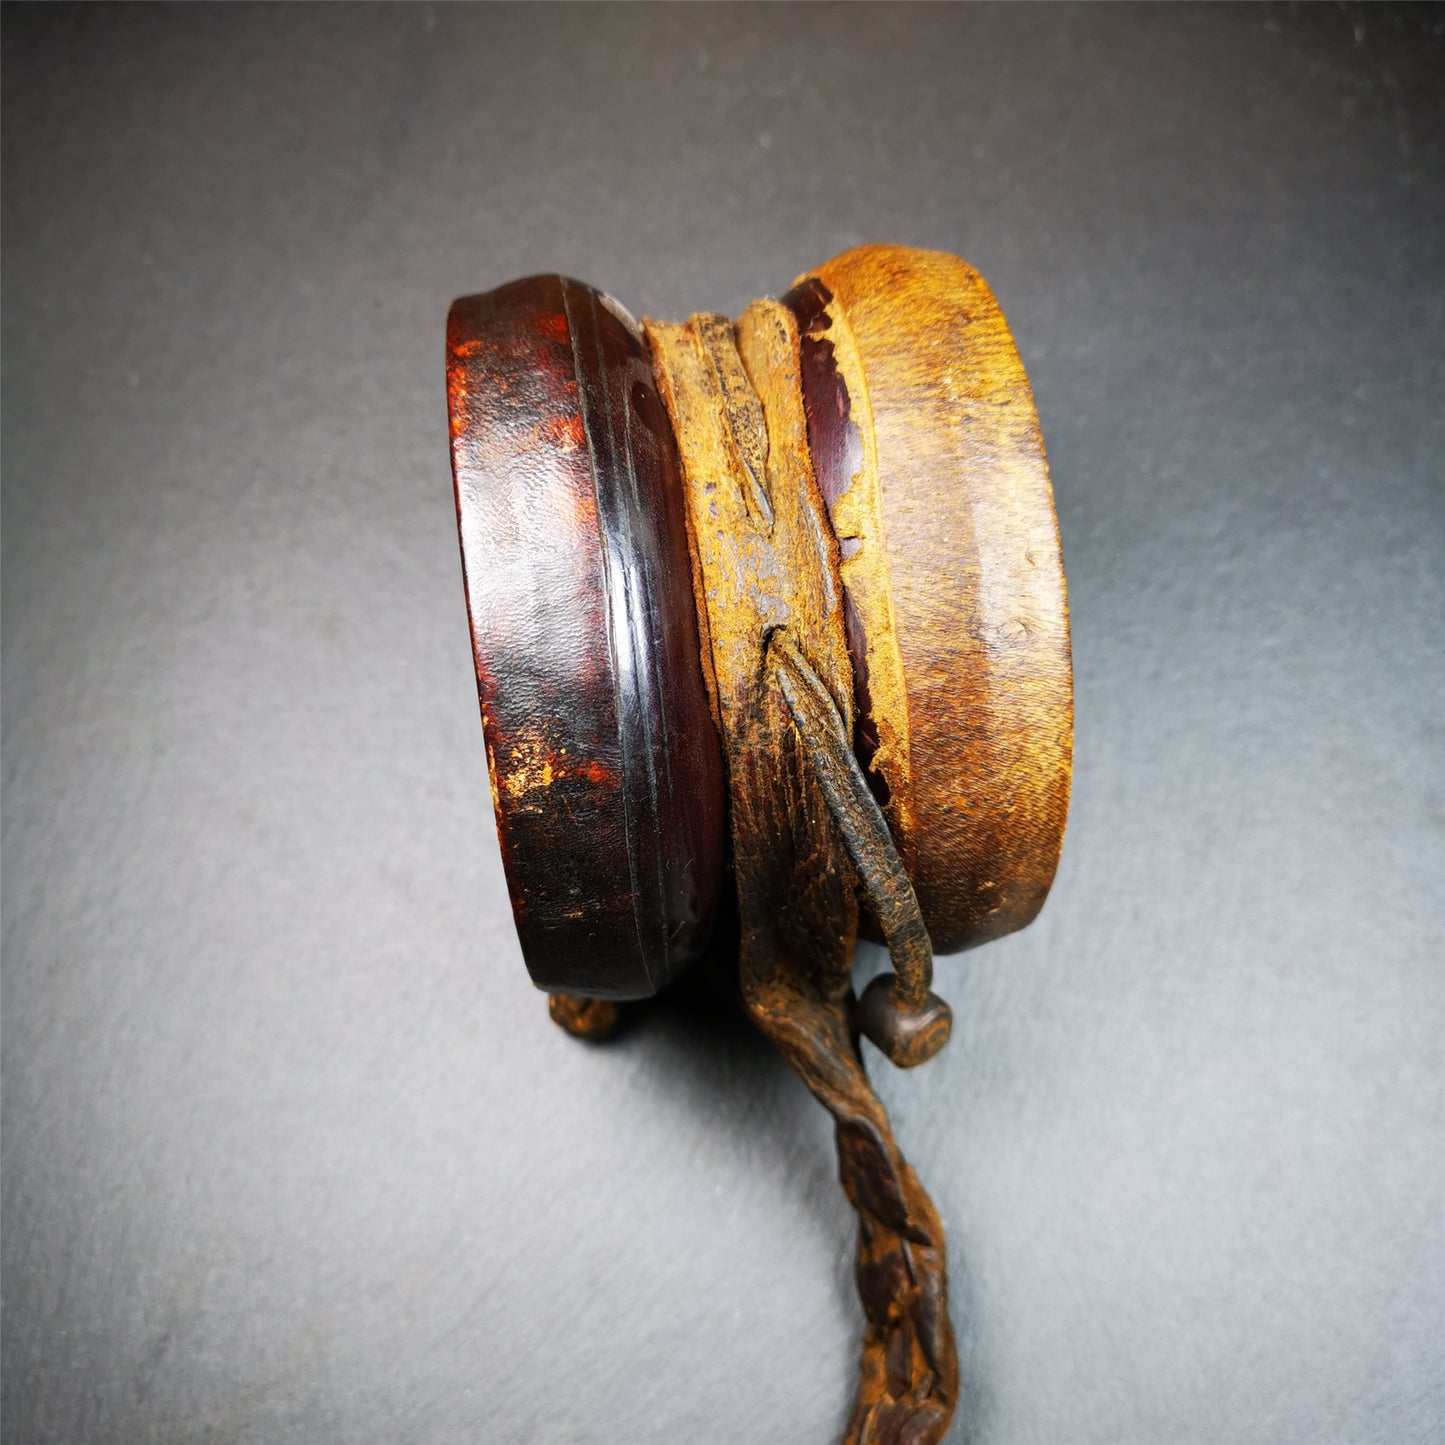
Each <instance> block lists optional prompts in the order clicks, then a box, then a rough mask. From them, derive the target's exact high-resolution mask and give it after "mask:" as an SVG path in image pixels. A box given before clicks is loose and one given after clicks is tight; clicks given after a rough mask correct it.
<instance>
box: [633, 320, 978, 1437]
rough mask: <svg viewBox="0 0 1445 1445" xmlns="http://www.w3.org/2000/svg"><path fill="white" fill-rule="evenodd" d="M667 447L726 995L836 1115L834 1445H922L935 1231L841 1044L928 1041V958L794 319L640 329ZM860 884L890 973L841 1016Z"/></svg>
mask: <svg viewBox="0 0 1445 1445" xmlns="http://www.w3.org/2000/svg"><path fill="white" fill-rule="evenodd" d="M644 325H645V330H646V333H647V337H648V341H649V344H650V347H651V350H652V358H653V365H654V369H655V372H656V376H657V381H658V387H659V391H660V392H661V395H662V397H663V401H664V403H665V405H666V407H667V409H668V412H669V414H670V418H671V421H672V426H673V432H674V435H675V436H676V437H677V439H678V447H679V453H680V460H681V467H682V476H683V487H684V493H685V496H686V500H687V519H688V528H689V540H690V543H691V548H692V557H693V564H694V585H695V588H696V591H697V597H698V604H699V605H698V615H699V621H700V625H701V626H702V628H703V630H704V632H705V636H704V638H703V661H704V672H705V676H706V680H707V683H708V689H709V694H710V698H711V702H712V705H713V709H714V715H715V719H716V721H717V723H718V727H719V731H720V734H721V736H722V739H723V746H724V752H725V756H726V760H727V771H728V789H729V796H730V819H731V829H732V843H733V863H734V871H735V876H736V882H737V891H738V903H739V912H740V918H741V925H742V940H741V950H740V960H739V971H740V978H741V984H742V993H743V997H744V1000H745V1002H746V1005H747V1008H748V1011H749V1013H750V1015H751V1016H752V1018H753V1020H754V1022H755V1023H756V1024H757V1026H758V1027H759V1028H760V1029H761V1030H762V1031H763V1033H765V1034H766V1035H767V1037H768V1038H770V1039H771V1040H772V1041H773V1043H774V1044H775V1046H776V1047H777V1048H778V1049H779V1051H780V1052H781V1053H782V1054H783V1056H784V1058H786V1059H787V1061H788V1062H789V1064H790V1065H791V1066H792V1067H793V1068H794V1069H795V1070H796V1072H797V1073H798V1074H799V1076H800V1077H801V1078H802V1079H803V1081H804V1082H805V1083H806V1084H807V1085H808V1087H809V1089H811V1090H812V1092H813V1094H814V1095H815V1097H817V1098H818V1100H819V1101H820V1102H821V1103H822V1104H823V1105H824V1107H825V1108H827V1109H828V1110H829V1112H830V1113H831V1114H832V1115H833V1117H834V1119H835V1120H836V1122H837V1143H838V1159H839V1171H840V1175H841V1178H842V1183H843V1188H844V1191H845V1193H846V1194H847V1196H848V1199H849V1201H850V1202H851V1203H852V1205H853V1207H854V1209H855V1210H856V1211H857V1213H858V1216H859V1242H858V1258H857V1278H858V1288H859V1293H860V1295H861V1297H862V1301H863V1308H864V1314H865V1319H866V1326H865V1332H864V1342H863V1356H862V1363H861V1367H860V1376H859V1384H858V1396H857V1401H856V1403H855V1406H854V1409H853V1413H852V1417H851V1420H850V1423H849V1426H848V1431H847V1435H846V1441H847V1442H848V1445H933V1442H937V1441H939V1440H941V1438H942V1437H943V1434H944V1432H945V1431H946V1429H947V1427H948V1422H949V1420H950V1418H951V1417H952V1414H953V1410H954V1406H955V1404H956V1401H957V1395H958V1363H957V1354H956V1349H955V1345H954V1339H953V1331H952V1328H951V1326H950V1324H949V1319H948V1308H947V1297H948V1288H947V1267H946V1266H947V1262H946V1255H945V1249H944V1240H943V1230H942V1227H941V1225H940V1223H939V1219H938V1215H937V1213H936V1211H935V1210H934V1208H933V1205H932V1203H931V1201H930V1200H929V1198H928V1196H927V1194H926V1193H925V1192H924V1190H923V1187H922V1186H921V1185H920V1184H919V1182H918V1179H917V1176H916V1175H915V1174H914V1173H913V1171H912V1169H910V1168H909V1166H908V1165H907V1163H906V1162H905V1161H904V1159H903V1156H902V1155H901V1153H900V1152H899V1149H898V1145H897V1143H896V1141H895V1140H894V1138H893V1133H892V1130H891V1129H890V1128H889V1124H888V1119H887V1115H886V1113H885V1112H884V1109H883V1106H882V1104H881V1103H880V1102H879V1100H878V1098H877V1096H876V1095H875V1094H874V1092H873V1090H872V1087H871V1086H870V1084H869V1082H868V1079H867V1075H866V1073H865V1071H864V1067H863V1062H862V1058H861V1055H860V1053H859V1046H858V1029H859V1028H860V1027H862V1028H863V1029H864V1030H865V1031H866V1032H867V1034H868V1036H869V1037H870V1038H873V1039H875V1040H876V1041H878V1042H880V1043H881V1044H882V1046H883V1047H885V1048H886V1049H887V1051H888V1053H889V1055H890V1057H892V1058H893V1059H894V1060H895V1061H896V1062H899V1063H902V1064H910V1063H916V1062H919V1061H920V1060H921V1059H923V1058H927V1057H929V1056H930V1055H931V1054H932V1053H933V1052H934V1051H936V1049H937V1048H938V1047H939V1046H940V1045H941V1044H942V1042H943V1040H944V1039H945V1038H946V1037H947V1033H948V1026H949V1018H948V1013H947V1008H946V1006H945V1005H943V1004H942V1003H941V1001H939V1000H937V999H936V998H935V997H934V996H933V995H932V993H931V975H932V952H931V948H930V946H929V942H928V935H927V932H926V930H925V929H924V927H923V922H922V918H921V915H920V913H919V910H918V904H917V900H916V898H915V897H914V895H913V890H912V887H911V885H910V884H909V881H908V877H907V874H906V873H905V872H904V870H903V866H902V864H901V862H899V860H898V855H897V852H896V850H895V849H894V847H893V843H892V840H891V838H890V837H889V834H888V829H887V826H886V824H885V823H884V822H883V819H882V815H881V813H879V811H878V809H877V806H876V804H874V803H873V802H872V799H871V796H870V795H869V793H868V788H867V784H866V782H864V780H863V778H862V774H861V773H860V772H859V771H858V768H857V764H856V762H854V761H853V758H852V752H851V748H850V747H849V744H848V739H849V738H850V737H851V734H852V724H853V719H852V705H853V704H852V693H853V689H852V685H851V663H850V661H849V656H848V649H847V643H846V640H845V636H844V627H843V617H842V605H841V600H840V595H839V588H838V584H837V581H836V579H837V575H838V559H837V552H836V548H837V543H836V541H835V540H834V537H833V534H832V531H831V529H830V527H829V525H828V522H827V519H826V516H825V515H824V513H823V510H822V503H821V500H820V498H819V496H818V492H817V488H816V485H815V482H814V478H813V474H812V464H811V461H810V459H809V452H808V445H807V435H806V422H805V417H804V413H803V403H802V397H801V383H800V377H799V360H798V357H799V347H798V331H797V323H796V321H795V319H794V317H793V314H792V312H791V311H789V310H788V309H787V308H786V307H784V306H782V305H780V304H778V303H775V302H766V301H759V302H754V303H753V304H752V305H751V306H750V307H749V308H748V309H747V311H745V312H744V314H743V315H742V317H741V318H740V319H739V321H738V323H737V325H736V327H734V326H733V325H732V323H730V322H729V321H727V320H726V319H725V318H723V317H719V316H695V317H693V318H692V319H691V320H690V321H688V322H686V323H684V324H681V325H673V324H664V323H655V322H647V323H644ZM860 888H861V890H862V892H863V893H864V895H865V896H866V897H867V898H868V900H869V902H870V905H871V907H872V910H873V913H874V916H875V917H876V918H877V919H878V922H879V924H880V927H881V928H882V929H883V932H884V936H885V938H886V939H887V941H888V943H889V948H890V953H891V954H892V956H893V961H894V968H895V974H894V976H893V977H892V978H889V979H887V980H885V981H882V987H881V988H879V987H878V983H877V982H875V985H874V986H873V987H870V989H869V990H868V991H867V993H866V994H865V997H864V1002H863V1005H861V1006H859V1005H856V1004H855V1001H854V999H853V995H852V990H851V986H850V982H849V969H850V965H851V962H852V956H853V949H854V944H855V941H856V936H857V927H858V894H859V891H860Z"/></svg>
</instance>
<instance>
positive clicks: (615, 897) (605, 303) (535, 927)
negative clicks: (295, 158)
mask: <svg viewBox="0 0 1445 1445" xmlns="http://www.w3.org/2000/svg"><path fill="white" fill-rule="evenodd" d="M447 345H448V351H447V357H448V391H449V399H450V408H451V424H452V463H453V473H454V477H455V482H456V495H457V515H458V520H459V523H460V527H461V539H462V559H463V566H464V571H465V576H466V585H467V603H468V610H469V613H470V616H471V625H472V645H473V656H474V660H475V664H476V673H477V689H478V695H479V697H480V699H481V706H482V718H483V727H484V733H485V737H486V746H487V764H488V768H489V771H490V777H491V784H492V798H493V803H494V806H495V811H496V817H497V830H498V833H499V835H500V838H501V844H502V858H503V863H504V865H505V867H506V871H507V882H508V887H509V889H510V892H511V897H512V907H513V912H514V914H515V916H516V920H517V932H518V935H519V937H520V939H521V944H522V952H523V955H524V957H525V959H526V962H527V966H528V969H529V970H530V972H531V974H532V978H533V980H534V982H536V983H537V984H538V985H539V986H541V987H545V988H551V989H558V990H562V991H571V992H575V993H579V994H587V995H591V996H594V997H610V998H635V997H639V996H642V995H646V994H650V993H654V992H656V990H657V989H659V988H660V987H662V986H663V985H664V984H665V983H666V982H667V981H668V979H669V978H671V977H672V976H673V974H674V973H675V972H676V971H677V970H678V969H679V968H681V967H683V966H684V965H685V964H686V963H687V962H688V960H689V959H691V958H692V957H694V956H695V955H696V954H697V953H698V952H699V951H700V950H701V949H702V948H703V947H704V946H705V944H706V941H707V938H708V933H709V929H710V926H711V922H712V917H713V912H714V908H715V904H716V899H717V894H718V889H719V884H720V880H721V877H722V842H723V840H722V828H723V822H722V783H721V760H720V755H719V752H718V742H717V735H716V732H715V730H714V728H713V724H712V720H711V718H710V716H709V714H708V709H707V702H706V697H705V694H704V692H703V682H702V674H701V670H700V664H699V656H698V654H699V644H698V635H697V623H696V615H695V610H694V607H693V602H692V583H691V575H690V570H689V564H688V557H687V542H686V537H685V533H684V530H683V520H682V514H681V498H680V495H679V490H678V486H677V476H676V460H675V451H674V446H673V439H672V434H671V431H670V429H669V427H668V424H667V419H666V417H665V415H664V413H663V411H662V408H661V405H660V404H659V402H658V399H657V393H656V388H655V385H654V383H653V379H652V373H651V369H650V367H649V365H648V361H647V357H646V353H645V351H644V349H643V347H642V343H641V340H640V338H639V337H638V335H637V333H636V331H635V328H634V324H633V323H632V322H631V320H630V318H628V317H627V316H626V313H625V312H623V311H622V310H621V308H620V307H618V306H617V305H616V304H615V303H613V302H611V301H610V300H609V299H608V298H606V297H604V296H603V295H602V294H601V293H600V292H597V291H595V290H594V289H593V288H592V287H589V286H583V285H580V284H579V283H577V282H574V281H567V280H565V279H564V278H562V277H560V276H541V277H535V278H532V279H530V280H527V281H520V282H515V283H513V284H512V285H510V286H504V287H502V288H500V289H499V290H497V291H493V292H489V293H488V294H486V295H484V296H474V297H467V298H464V299H463V300H460V301H458V302H457V303H456V304H455V305H454V306H453V307H452V312H451V317H450V321H449V324H448V342H447Z"/></svg>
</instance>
